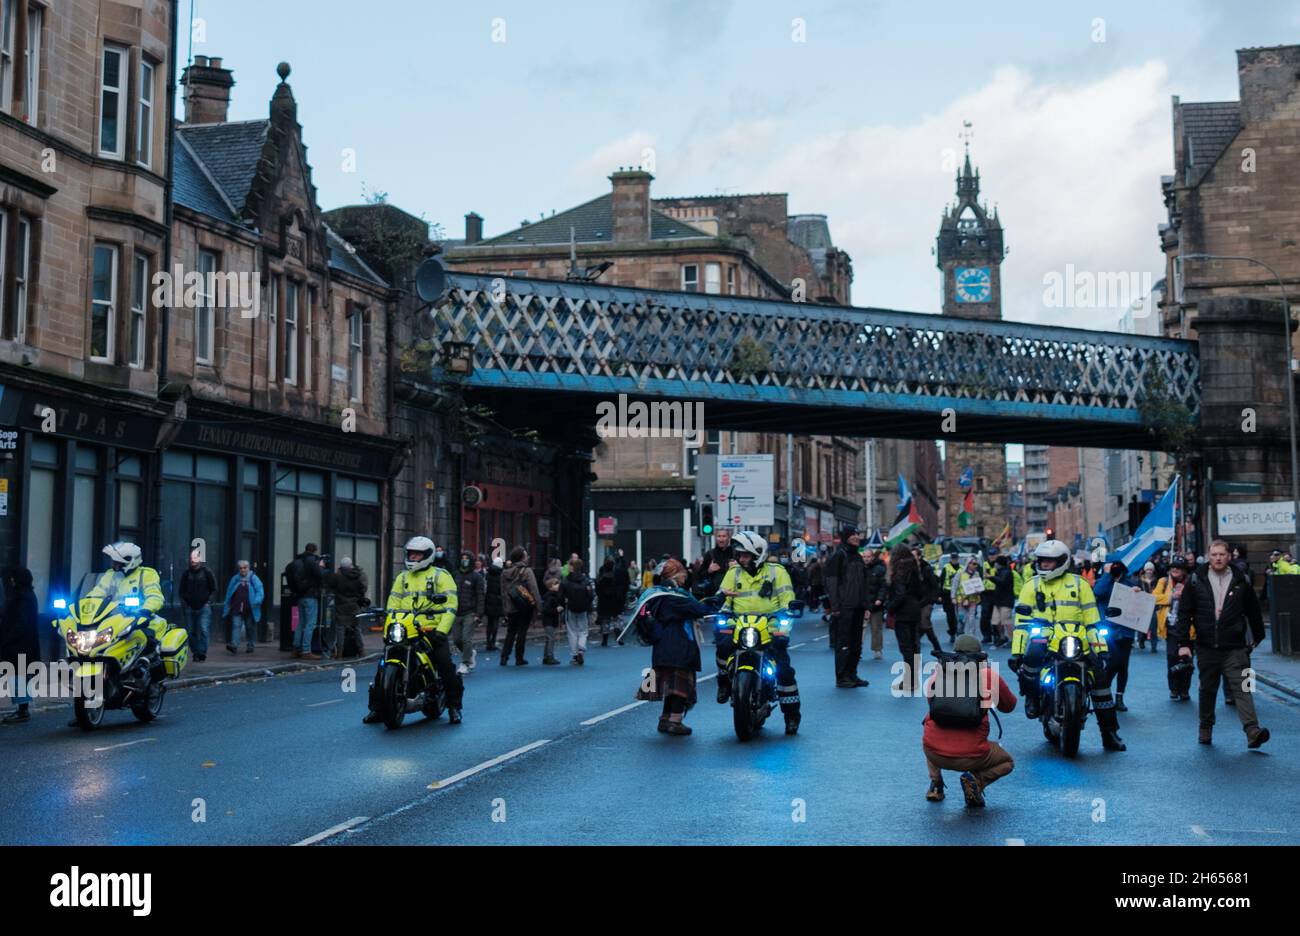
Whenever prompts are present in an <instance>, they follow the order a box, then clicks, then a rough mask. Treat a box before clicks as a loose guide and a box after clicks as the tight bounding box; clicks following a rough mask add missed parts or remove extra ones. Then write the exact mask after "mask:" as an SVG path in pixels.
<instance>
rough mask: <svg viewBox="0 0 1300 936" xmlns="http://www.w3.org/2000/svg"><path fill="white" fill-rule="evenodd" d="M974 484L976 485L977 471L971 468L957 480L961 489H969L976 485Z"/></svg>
mask: <svg viewBox="0 0 1300 936" xmlns="http://www.w3.org/2000/svg"><path fill="white" fill-rule="evenodd" d="M974 483H975V469H974V468H969V467H968V468H967V469H966V470H965V471H963V472H962V473H961V477H960V478H958V479H957V484H959V485H960V486H961V487H964V488H968V487H970V486H971V485H972V484H974Z"/></svg>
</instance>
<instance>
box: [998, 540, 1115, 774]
mask: <svg viewBox="0 0 1300 936" xmlns="http://www.w3.org/2000/svg"><path fill="white" fill-rule="evenodd" d="M1058 622H1068V623H1072V624H1082V625H1083V626H1084V628H1085V629H1086V633H1087V637H1088V644H1089V646H1090V648H1091V652H1090V653H1089V654H1088V656H1087V658H1086V659H1087V667H1088V676H1089V679H1090V681H1091V685H1092V689H1091V695H1092V708H1093V711H1094V712H1096V714H1097V727H1098V728H1100V729H1101V743H1102V747H1104V748H1105V749H1106V750H1107V751H1123V750H1125V745H1124V742H1123V741H1122V740H1121V739H1120V736H1119V715H1118V714H1117V713H1116V711H1115V698H1114V696H1113V695H1112V694H1111V691H1110V682H1109V680H1108V679H1107V677H1106V672H1107V663H1108V658H1109V653H1108V648H1107V644H1106V638H1105V636H1104V635H1103V634H1102V633H1101V631H1100V624H1101V615H1100V613H1099V612H1098V611H1097V600H1096V598H1095V597H1094V596H1093V593H1092V586H1091V585H1089V584H1088V582H1087V580H1085V579H1084V578H1083V577H1082V576H1080V575H1076V574H1075V573H1073V572H1071V571H1070V549H1069V547H1068V546H1066V545H1065V544H1064V543H1062V542H1061V541H1060V540H1045V541H1044V542H1043V543H1041V544H1040V545H1039V546H1038V548H1037V549H1035V550H1034V575H1033V576H1032V577H1030V578H1028V579H1027V580H1026V581H1025V583H1024V585H1023V586H1022V587H1021V590H1020V597H1019V599H1018V601H1017V603H1016V626H1015V632H1014V634H1013V636H1012V640H1011V659H1010V660H1009V661H1008V665H1009V666H1010V667H1011V670H1012V671H1013V672H1015V673H1016V675H1017V676H1018V677H1019V679H1020V692H1021V695H1023V696H1024V698H1025V715H1026V716H1027V717H1029V718H1038V716H1039V714H1040V712H1041V704H1042V700H1041V697H1040V694H1039V693H1040V689H1039V674H1040V672H1041V671H1042V669H1043V667H1044V666H1045V665H1046V663H1047V650H1048V644H1049V641H1050V640H1051V636H1052V630H1053V628H1054V626H1055V625H1056V624H1057V623H1058ZM1034 629H1038V630H1039V633H1037V634H1034V633H1033V631H1034Z"/></svg>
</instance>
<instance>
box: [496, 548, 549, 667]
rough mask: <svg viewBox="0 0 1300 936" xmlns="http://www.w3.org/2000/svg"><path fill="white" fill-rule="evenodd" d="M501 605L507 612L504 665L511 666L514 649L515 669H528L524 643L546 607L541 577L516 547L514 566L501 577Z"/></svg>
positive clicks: (511, 556)
mask: <svg viewBox="0 0 1300 936" xmlns="http://www.w3.org/2000/svg"><path fill="white" fill-rule="evenodd" d="M501 603H502V605H503V606H504V607H505V611H506V639H505V642H504V643H502V644H501V665H502V666H505V665H506V664H507V663H508V662H510V647H511V646H512V645H513V646H514V648H515V666H525V665H527V663H528V661H527V660H525V659H524V640H525V638H526V637H527V635H528V627H529V625H530V624H532V622H533V618H535V617H536V616H537V614H538V611H539V609H540V608H541V607H542V595H541V592H540V591H539V590H538V588H537V576H536V575H534V574H533V570H532V569H531V568H529V567H528V551H527V550H526V549H524V548H523V547H522V546H516V547H515V548H514V551H513V552H511V553H510V564H509V565H507V566H506V568H505V571H504V572H502V573H501Z"/></svg>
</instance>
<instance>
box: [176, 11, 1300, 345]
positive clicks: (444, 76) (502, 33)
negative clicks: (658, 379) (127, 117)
mask: <svg viewBox="0 0 1300 936" xmlns="http://www.w3.org/2000/svg"><path fill="white" fill-rule="evenodd" d="M188 7H189V0H181V8H182V12H183V13H185V14H188ZM308 11H309V12H308ZM193 15H194V16H195V17H196V19H197V20H198V21H199V22H198V23H196V29H195V33H196V34H197V37H198V40H197V41H195V42H194V44H193V48H192V52H193V53H194V54H199V55H218V56H222V57H224V59H225V63H226V66H227V67H230V68H233V69H234V72H235V81H236V86H235V89H234V101H233V104H232V107H231V119H247V118H255V117H262V116H265V114H266V109H267V103H268V101H269V99H270V96H271V93H272V91H273V90H274V87H275V83H276V81H277V78H276V75H275V65H276V63H277V62H279V61H281V60H287V61H289V62H290V63H291V64H292V67H293V73H292V75H291V77H290V79H289V80H290V84H291V85H292V87H293V90H294V94H295V97H296V98H297V101H298V108H299V109H298V113H299V119H300V120H301V122H302V124H303V126H304V129H305V135H306V141H307V144H308V146H309V148H310V150H309V158H310V160H311V162H312V165H313V171H314V180H315V182H316V185H317V186H318V188H319V190H320V191H319V194H320V201H321V204H322V206H323V207H325V208H331V207H335V206H338V205H341V204H348V203H352V202H357V201H360V200H361V198H362V197H363V192H367V191H369V192H373V191H382V192H387V193H388V198H389V201H390V202H392V203H394V204H396V205H399V206H400V207H402V208H404V209H406V210H408V211H410V212H412V213H414V214H417V215H423V216H424V217H425V218H426V219H427V220H429V221H431V222H436V223H440V224H442V225H443V226H444V227H445V228H446V230H447V232H448V234H449V235H450V236H457V237H458V236H460V235H461V233H462V231H463V223H464V222H463V216H464V215H465V213H466V212H469V211H477V212H479V213H480V214H481V215H483V216H484V218H485V219H486V221H485V225H486V232H487V233H488V234H489V235H492V234H497V233H501V232H502V231H505V230H509V229H510V228H513V227H515V226H516V225H517V224H518V223H519V222H520V221H521V220H523V219H525V218H536V217H538V215H539V214H541V213H546V214H549V213H550V212H551V211H552V210H563V209H565V208H568V207H571V206H573V205H575V204H578V203H580V202H582V201H585V200H587V199H590V198H593V197H595V196H597V195H600V194H603V193H604V192H605V191H606V190H607V189H608V182H607V180H606V176H608V175H609V173H610V172H611V171H612V170H614V169H615V168H616V167H618V166H621V165H632V164H638V163H641V162H642V160H643V159H644V158H645V154H646V152H647V151H652V152H653V159H654V172H655V176H656V178H655V182H654V188H653V192H654V193H655V194H657V195H694V194H712V193H716V192H720V191H725V192H774V191H775V192H787V193H789V196H790V210H791V212H818V213H824V214H826V215H828V216H829V220H830V225H831V232H832V235H833V237H834V238H835V241H836V243H837V244H838V245H839V246H840V247H842V248H844V249H845V250H847V251H848V253H849V254H850V256H851V257H852V259H853V267H854V273H855V277H854V284H853V301H854V304H855V305H870V306H879V307H887V308H897V309H907V310H915V311H922V312H935V311H938V308H939V302H940V297H939V275H938V272H937V271H936V269H935V267H934V258H933V256H932V255H931V248H932V246H933V244H934V237H935V234H936V232H937V229H938V223H939V218H940V215H941V212H942V210H943V207H944V205H945V204H946V203H948V202H949V201H950V200H951V199H952V198H953V190H954V185H953V169H954V163H955V161H958V160H959V159H960V152H961V145H962V144H961V141H960V140H959V139H958V134H959V133H960V131H961V129H962V123H963V121H966V120H969V121H971V123H972V124H973V127H974V138H973V141H972V144H971V152H972V157H973V159H974V160H975V162H976V163H977V164H978V165H979V167H980V169H981V173H982V177H983V189H984V196H985V198H986V199H987V201H988V202H989V203H990V205H992V204H993V203H996V204H997V207H998V210H999V212H1000V214H1001V217H1002V221H1003V224H1004V226H1005V228H1006V241H1007V244H1008V246H1009V247H1010V253H1009V255H1008V256H1007V258H1006V261H1005V263H1004V266H1003V290H1004V299H1003V307H1004V316H1005V317H1006V318H1008V319H1015V320H1023V321H1038V322H1050V323H1055V324H1063V325H1075V326H1080V327H1088V328H1113V327H1115V325H1116V321H1117V318H1118V316H1119V314H1120V311H1121V310H1093V311H1086V312H1084V311H1079V310H1074V309H1057V308H1048V307H1046V306H1045V304H1044V276H1045V275H1047V274H1049V273H1051V272H1053V271H1055V272H1058V273H1063V272H1064V271H1065V269H1066V265H1067V264H1071V265H1073V267H1074V269H1075V270H1077V271H1081V272H1084V271H1092V272H1107V273H1111V272H1128V273H1142V272H1150V273H1151V274H1153V276H1154V277H1155V278H1159V276H1160V275H1162V272H1163V268H1162V262H1161V255H1160V252H1159V250H1158V243H1157V236H1156V226H1157V224H1159V223H1160V222H1162V221H1163V220H1165V217H1164V208H1163V205H1162V203H1161V199H1160V185H1159V178H1160V176H1161V175H1162V174H1166V173H1169V172H1170V171H1171V169H1172V165H1171V160H1172V143H1171V138H1170V98H1171V96H1172V95H1179V96H1180V97H1181V98H1182V99H1183V100H1185V101H1210V100H1235V99H1236V98H1237V75H1236V57H1235V55H1234V50H1235V49H1237V48H1240V47H1243V46H1260V45H1279V44H1287V43H1294V42H1300V4H1297V3H1295V2H1294V0H1277V2H1274V0H1237V2H1232V3H1229V2H1209V0H1178V2H1164V0H1146V2H1143V3H1140V4H1135V3H1132V2H1115V3H1112V2H1091V0H1090V2H1082V3H1080V2H1068V3H1053V4H1044V3H1042V2H1041V0H1039V2H1019V0H1016V2H1012V0H1007V2H997V0H990V2H985V3H953V2H946V0H945V2H936V0H931V2H928V3H918V2H915V0H910V2H908V0H904V2H897V3H895V2H884V0H881V2H866V0H826V2H812V0H801V2H768V0H743V2H742V0H736V2H726V0H645V2H640V0H626V2H619V0H606V2H586V0H553V2H548V3H536V2H494V3H490V4H480V3H476V2H457V3H445V2H441V0H369V2H367V3H361V4H358V3H356V2H354V0H348V2H343V0H311V2H307V0H280V2H276V3H268V2H267V0H195V5H194V14H193ZM494 40H504V41H494ZM186 51H189V50H186V49H185V43H184V42H182V52H183V53H184V52H186ZM348 149H352V150H355V153H356V160H355V163H356V167H355V170H356V171H355V172H348V171H345V158H344V151H345V150H348Z"/></svg>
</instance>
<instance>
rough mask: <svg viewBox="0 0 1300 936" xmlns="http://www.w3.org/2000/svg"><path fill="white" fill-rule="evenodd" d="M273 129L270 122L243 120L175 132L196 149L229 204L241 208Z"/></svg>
mask: <svg viewBox="0 0 1300 936" xmlns="http://www.w3.org/2000/svg"><path fill="white" fill-rule="evenodd" d="M270 128H271V121H270V120H240V121H235V122H233V123H216V124H197V125H194V126H189V127H179V128H177V130H176V133H177V134H178V135H179V136H181V137H182V138H183V139H184V140H185V142H186V143H188V144H189V145H190V148H191V149H193V150H194V153H195V155H196V156H198V158H199V159H200V160H201V161H202V163H203V165H204V166H205V167H206V168H207V170H208V172H209V173H210V174H211V175H212V178H213V180H214V181H215V182H216V184H217V186H218V187H219V188H220V189H221V191H222V192H223V193H224V194H225V196H226V197H227V198H228V199H230V203H231V204H232V205H234V206H235V207H236V208H240V209H242V208H243V207H244V202H245V201H247V200H248V190H249V189H250V188H251V187H252V185H253V177H254V175H255V174H256V172H257V164H258V163H259V162H260V161H261V159H262V147H263V145H264V144H265V143H266V135H267V132H268V131H269V130H270Z"/></svg>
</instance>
